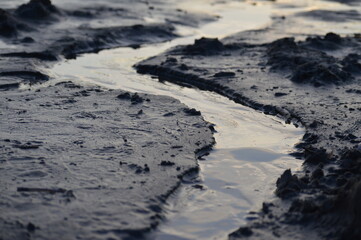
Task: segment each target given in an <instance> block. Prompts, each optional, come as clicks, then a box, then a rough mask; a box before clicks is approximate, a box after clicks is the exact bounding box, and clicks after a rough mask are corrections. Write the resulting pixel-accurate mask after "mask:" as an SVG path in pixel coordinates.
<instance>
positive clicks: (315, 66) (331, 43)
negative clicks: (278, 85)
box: [267, 33, 361, 87]
mask: <svg viewBox="0 0 361 240" xmlns="http://www.w3.org/2000/svg"><path fill="white" fill-rule="evenodd" d="M354 45H361V44H360V43H358V41H356V40H354V39H349V38H341V37H340V36H339V35H337V34H334V33H328V34H326V35H325V37H323V38H321V37H315V38H308V39H307V40H306V41H305V42H299V43H296V42H295V41H294V39H293V38H284V39H280V40H277V41H275V42H272V43H271V44H269V45H268V51H267V56H268V63H267V64H268V65H270V66H271V67H272V68H271V69H272V70H273V71H282V70H288V71H290V72H291V77H290V79H291V81H293V82H296V83H308V84H312V85H314V86H316V87H319V86H322V85H327V84H335V85H340V84H344V83H347V82H351V81H352V80H354V78H355V77H354V75H353V74H354V73H355V71H356V72H358V70H359V64H358V62H357V61H358V57H357V55H351V56H346V57H345V58H344V59H343V58H337V57H334V56H332V55H329V54H327V53H326V51H325V50H336V49H340V48H342V47H345V46H354Z"/></svg>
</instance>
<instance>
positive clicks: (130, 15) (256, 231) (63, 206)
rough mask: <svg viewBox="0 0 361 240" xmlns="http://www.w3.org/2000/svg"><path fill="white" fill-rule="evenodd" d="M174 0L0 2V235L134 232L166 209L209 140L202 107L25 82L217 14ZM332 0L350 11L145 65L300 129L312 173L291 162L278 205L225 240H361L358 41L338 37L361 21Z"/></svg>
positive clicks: (279, 20)
mask: <svg viewBox="0 0 361 240" xmlns="http://www.w3.org/2000/svg"><path fill="white" fill-rule="evenodd" d="M55 2H56V4H55ZM174 2H175V1H154V2H153V1H147V2H141V1H140V2H137V3H134V2H133V1H122V2H120V3H114V2H113V1H106V2H104V3H103V4H94V5H92V6H90V7H89V4H85V3H77V2H72V1H54V2H53V3H52V2H50V1H49V0H31V1H30V2H28V3H25V4H22V5H20V2H19V4H17V3H18V2H17V1H13V2H11V3H10V2H8V1H4V3H3V4H4V6H6V7H4V9H1V10H0V37H1V40H2V41H3V42H4V43H3V44H4V46H5V47H4V48H1V50H0V54H1V62H0V63H1V64H0V90H1V95H0V98H1V101H0V104H1V113H0V117H1V122H2V124H1V125H0V128H1V136H0V152H1V159H0V168H1V182H2V184H1V188H2V190H1V193H2V194H1V197H0V198H1V201H0V202H1V203H0V208H1V211H0V212H1V215H0V228H1V235H0V238H2V239H31V238H35V239H49V238H51V239H69V238H74V236H75V237H76V238H79V239H114V238H115V239H117V238H121V239H139V238H142V237H143V234H144V233H145V232H148V231H150V230H151V229H153V228H155V227H156V226H157V225H158V224H159V222H160V221H161V220H162V219H163V218H164V215H163V208H162V207H163V205H164V202H165V200H166V198H167V197H168V196H169V194H171V193H172V192H173V191H174V190H175V189H176V188H177V186H178V185H179V184H180V182H181V178H182V176H184V175H186V174H187V173H189V172H192V171H197V170H198V167H197V162H196V158H197V157H199V156H197V155H199V153H203V151H200V150H202V149H204V148H205V149H208V148H209V147H210V146H212V144H214V140H213V137H212V126H211V125H210V124H209V123H207V122H205V121H204V120H203V118H202V117H201V115H200V112H199V111H197V110H196V109H192V108H189V107H187V106H185V105H183V104H181V103H180V102H179V101H177V100H174V99H172V98H167V97H159V96H153V95H144V94H135V93H128V92H123V91H115V90H113V91H111V90H105V89H101V88H97V87H84V86H79V85H76V84H73V83H71V82H66V83H60V84H57V85H56V86H52V87H44V88H39V89H38V90H33V89H31V88H30V90H27V89H28V85H33V84H38V83H42V82H45V81H48V80H49V79H50V77H49V74H48V70H47V68H48V67H49V66H52V65H53V64H54V62H56V61H59V60H62V59H64V58H65V59H71V58H76V56H77V55H78V54H82V53H87V52H98V51H100V50H102V49H108V48H115V47H132V48H139V47H141V46H142V44H150V43H158V42H163V41H167V40H170V39H173V38H176V37H178V36H179V34H178V33H177V31H176V26H178V25H180V26H191V27H197V26H199V25H200V24H202V23H206V22H209V21H213V20H216V17H215V16H210V15H206V14H193V13H189V12H187V11H184V10H182V9H177V8H175V7H174V6H175V4H174ZM315 2H317V1H315ZM329 2H334V3H338V4H341V5H342V6H344V8H345V9H343V10H337V9H336V10H335V9H334V8H332V9H322V7H321V9H317V10H311V11H309V10H307V11H306V10H304V9H303V11H298V12H295V13H294V12H292V13H291V14H284V15H283V14H278V15H277V14H276V15H274V16H273V17H272V23H271V24H270V25H269V26H268V27H266V28H264V29H258V30H254V31H253V30H252V31H247V32H241V33H238V34H234V35H232V36H228V37H226V38H224V39H215V38H212V39H210V38H206V37H205V38H201V39H198V40H196V41H195V42H194V44H191V45H188V46H178V47H175V48H173V49H171V50H169V51H167V52H165V53H163V54H161V55H159V56H156V57H153V58H151V59H148V60H145V61H142V62H140V63H139V64H137V65H136V69H137V71H138V72H139V73H146V74H152V75H155V76H157V77H158V78H159V80H160V81H171V82H174V83H176V84H179V85H183V86H187V87H197V88H200V89H205V90H210V91H214V92H217V93H219V94H221V95H224V96H226V97H228V98H230V99H232V100H234V101H236V102H237V103H240V104H243V105H246V106H249V107H252V108H254V109H257V110H261V111H263V112H264V113H266V114H270V115H277V116H280V117H282V118H283V119H284V120H285V122H287V123H290V124H295V125H303V126H304V127H305V128H306V134H305V135H304V138H303V141H302V142H301V143H299V144H298V145H297V149H298V151H295V152H294V153H293V155H294V156H296V157H298V158H300V159H302V160H304V169H303V172H302V173H300V174H297V175H296V174H294V173H292V171H291V170H285V172H284V173H283V174H282V175H281V176H280V177H279V178H278V180H277V182H276V183H275V187H276V190H275V193H276V195H277V196H278V199H277V200H275V201H272V202H265V203H263V205H262V206H261V210H260V211H259V212H257V213H254V214H253V216H254V217H253V220H251V221H250V222H249V224H248V225H247V226H243V227H240V228H239V229H238V230H237V231H235V232H233V233H230V235H229V238H230V239H242V238H251V239H305V238H310V239H359V238H360V237H361V232H360V228H359V226H360V224H361V219H360V215H361V213H360V212H361V210H360V207H359V201H360V198H361V193H360V191H361V187H360V184H361V183H360V181H361V180H360V179H361V177H360V176H361V165H360V160H361V148H360V142H361V138H360V137H361V134H360V133H361V130H360V115H361V113H360V111H361V104H360V93H361V88H360V78H361V76H360V74H361V65H360V56H361V50H360V49H361V39H360V35H359V33H358V32H353V33H355V34H351V31H352V29H354V28H353V25H350V28H349V30H348V31H347V33H344V32H341V33H340V34H339V33H338V32H339V31H338V30H340V29H342V30H344V28H343V27H344V26H345V25H343V24H347V23H350V22H351V23H355V22H356V23H357V22H358V21H359V19H360V12H359V9H360V7H359V3H358V1H341V0H338V1H336V0H335V1H329ZM15 4H16V5H15ZM255 5H257V4H256V3H255ZM274 5H275V7H276V8H279V9H282V8H288V9H293V8H297V7H298V6H297V4H295V3H289V2H286V3H283V2H280V3H277V1H276V2H275V3H274ZM350 8H353V9H350ZM140 12H142V14H139V13H140ZM286 15H287V16H286ZM345 18H347V20H345ZM307 21H318V22H320V23H322V24H325V25H321V26H322V27H321V29H318V28H317V26H316V25H315V26H313V25H312V24H309V22H307ZM327 24H328V25H327ZM330 26H332V27H333V29H331V28H330ZM354 26H356V28H357V26H359V25H354ZM345 31H346V30H345ZM333 32H335V33H333ZM14 46H15V47H14ZM24 84H26V86H25V87H24V86H23V85H24ZM119 183H122V184H119ZM110 206H111V207H110ZM60 223H61V224H60ZM120 225H121V226H120Z"/></svg>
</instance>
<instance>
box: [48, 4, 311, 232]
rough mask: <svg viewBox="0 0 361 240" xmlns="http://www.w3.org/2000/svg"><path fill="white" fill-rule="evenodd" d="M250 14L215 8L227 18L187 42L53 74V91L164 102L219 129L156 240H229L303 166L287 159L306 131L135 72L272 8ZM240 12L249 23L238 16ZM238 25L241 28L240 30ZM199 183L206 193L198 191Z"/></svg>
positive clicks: (63, 67) (108, 54)
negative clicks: (107, 92) (62, 88)
mask: <svg viewBox="0 0 361 240" xmlns="http://www.w3.org/2000/svg"><path fill="white" fill-rule="evenodd" d="M195 7H196V5H195ZM252 7H253V6H251V5H249V4H246V3H242V2H233V3H231V4H218V5H213V6H210V7H209V11H211V12H212V13H215V14H218V15H220V16H221V17H222V18H221V19H220V20H219V21H217V22H214V23H210V24H207V25H205V26H203V27H202V28H200V29H192V28H182V29H179V31H180V33H182V34H183V35H186V36H185V37H183V38H178V39H175V40H173V41H171V42H166V43H161V44H156V45H148V46H143V47H142V48H140V49H131V48H119V49H114V50H106V51H102V52H100V53H98V54H86V55H84V56H81V57H78V58H77V59H76V60H69V61H65V62H62V63H60V64H58V65H56V66H55V67H54V68H53V69H51V72H52V75H53V76H54V80H53V81H50V82H49V83H48V84H54V83H56V82H60V81H69V80H71V81H74V82H81V83H82V84H96V85H100V86H103V87H106V88H111V89H123V90H127V91H131V92H140V93H148V94H157V95H167V96H171V97H173V98H176V99H179V100H180V101H182V102H183V103H185V104H186V105H188V106H189V107H191V108H196V109H197V110H200V111H201V112H202V115H203V117H204V118H205V119H206V120H207V121H209V122H211V123H214V124H215V126H216V127H215V128H216V130H217V133H216V134H215V138H216V142H217V144H216V146H215V148H214V150H213V151H212V152H211V154H210V155H209V156H207V157H206V158H205V160H204V161H199V164H200V168H201V172H200V175H199V176H198V178H197V179H192V181H191V182H190V183H189V184H187V183H184V184H182V186H181V187H180V189H179V190H178V191H177V192H176V193H175V194H173V196H172V197H171V198H170V199H169V201H168V203H167V206H166V208H167V210H166V211H167V213H166V215H167V220H166V221H165V222H164V223H163V224H161V226H160V227H159V229H158V230H157V231H155V232H154V233H152V235H151V236H150V238H152V239H225V238H226V237H227V234H228V233H230V232H232V231H233V230H235V229H237V228H238V227H239V226H240V225H242V224H244V223H245V222H246V217H247V214H248V212H249V211H250V210H257V209H259V208H260V206H261V203H262V201H264V200H265V199H267V200H270V199H271V198H273V197H274V194H273V191H274V188H275V181H276V179H277V177H279V175H280V174H281V173H282V172H283V171H284V170H285V169H287V168H291V169H292V170H297V169H298V168H299V167H300V165H301V162H300V161H298V160H296V159H294V158H293V157H291V156H289V155H288V153H289V152H290V151H292V150H293V145H294V144H295V143H297V142H298V141H299V140H300V138H301V137H302V135H303V133H304V131H303V130H302V129H299V128H295V127H294V126H292V125H285V124H284V123H283V121H282V120H280V119H277V118H276V117H271V116H266V115H264V114H262V113H261V112H257V111H255V110H253V109H250V108H247V107H244V106H242V105H239V104H236V103H234V102H233V101H231V100H229V99H227V98H225V97H222V96H220V95H218V94H215V93H212V92H208V91H201V90H198V89H190V88H184V87H180V86H177V85H174V84H171V83H167V82H166V83H161V82H159V81H158V80H156V79H152V78H151V77H150V76H146V75H139V74H137V73H136V72H135V70H134V69H133V68H132V66H133V65H134V64H135V63H137V62H139V61H140V60H143V59H145V58H148V57H151V56H154V55H157V54H159V53H161V52H162V51H164V50H166V49H168V48H170V47H172V46H175V45H179V44H189V43H192V42H193V41H194V39H195V38H198V37H200V36H208V37H215V36H217V37H222V36H226V35H229V34H231V33H233V31H235V29H236V30H237V31H240V30H247V29H251V28H256V27H260V26H262V25H264V24H266V23H267V22H268V21H269V16H270V14H271V10H270V7H269V5H267V4H265V5H263V6H258V8H257V11H253V13H254V14H253V15H252V16H251V15H250V14H249V11H250V8H252ZM235 8H238V14H235V11H234V9H235ZM240 9H243V11H244V13H245V15H242V14H239V11H240ZM247 14H248V15H247ZM257 14H258V15H257ZM240 18H241V19H240ZM236 22H238V23H239V22H243V24H242V26H237V28H235V27H234V24H235V23H236ZM195 182H197V183H198V184H200V185H202V186H203V189H199V188H194V184H195Z"/></svg>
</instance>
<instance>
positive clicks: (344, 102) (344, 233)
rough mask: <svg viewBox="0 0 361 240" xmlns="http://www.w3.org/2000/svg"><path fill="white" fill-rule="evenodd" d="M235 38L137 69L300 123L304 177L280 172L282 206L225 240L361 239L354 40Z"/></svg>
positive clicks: (200, 43) (360, 44) (357, 44)
mask: <svg viewBox="0 0 361 240" xmlns="http://www.w3.org/2000/svg"><path fill="white" fill-rule="evenodd" d="M255 35H257V33H255ZM238 36H239V35H236V37H235V38H232V36H231V37H227V38H226V39H224V40H218V39H207V38H202V39H198V40H196V41H195V43H194V44H193V45H188V46H177V47H175V48H173V49H171V50H169V51H167V52H165V53H163V54H160V55H158V56H156V57H152V58H150V59H147V60H144V61H142V62H140V63H138V64H137V65H136V69H137V71H138V72H139V73H147V74H152V75H155V76H158V78H159V80H160V81H171V82H174V83H177V84H180V85H185V86H191V87H198V88H200V89H205V90H211V91H215V92H217V93H219V94H221V95H224V96H226V97H228V98H230V99H233V100H234V101H236V102H238V103H241V104H244V105H247V106H250V107H252V108H254V109H258V110H261V111H263V112H265V113H266V114H271V115H278V116H281V117H282V118H284V119H285V121H286V122H288V123H291V122H293V123H294V124H295V125H299V124H302V125H303V126H305V128H306V134H305V135H304V137H303V141H302V142H301V143H299V144H298V145H297V149H298V151H297V152H295V153H293V154H294V155H295V156H296V157H298V158H300V159H304V161H305V162H304V171H303V173H302V174H298V175H294V174H292V172H291V171H290V170H286V171H285V172H284V173H283V175H282V176H281V177H280V178H279V179H278V180H277V189H276V191H275V193H276V195H277V196H278V197H279V198H280V199H283V200H284V201H282V200H276V201H275V202H272V203H264V205H263V208H262V210H261V212H260V213H258V214H256V216H253V217H255V218H256V220H254V221H253V222H252V221H251V222H250V224H249V226H247V227H241V228H240V229H239V230H238V231H236V232H234V233H232V234H230V236H229V237H230V239H238V238H248V237H249V238H251V239H278V238H279V237H281V238H282V239H304V238H305V237H311V238H326V239H339V238H343V239H359V238H360V237H361V232H360V230H359V229H360V228H359V226H360V223H361V221H360V215H359V212H360V208H359V201H360V200H361V199H360V187H359V186H360V184H361V181H360V178H361V165H360V162H361V147H360V146H361V145H360V142H361V122H360V117H361V97H360V96H361V95H360V93H361V88H360V82H361V64H360V61H359V60H360V56H361V55H360V54H361V39H360V38H358V37H353V36H350V37H341V36H339V35H337V34H334V33H328V34H326V35H325V36H317V37H309V38H307V39H305V40H303V41H295V40H294V39H293V38H283V39H279V40H276V41H273V42H270V43H265V44H257V43H248V42H246V41H239V40H238ZM253 36H254V35H253ZM250 42H252V41H250ZM331 225H332V228H331V227H330V226H331ZM356 226H357V227H356Z"/></svg>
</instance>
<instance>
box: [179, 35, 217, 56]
mask: <svg viewBox="0 0 361 240" xmlns="http://www.w3.org/2000/svg"><path fill="white" fill-rule="evenodd" d="M223 49H224V45H223V43H221V42H220V41H219V40H218V38H205V37H202V38H200V39H196V40H195V41H194V44H193V45H188V46H186V47H185V48H184V50H183V53H184V54H187V55H213V54H216V53H218V52H220V51H222V50H223Z"/></svg>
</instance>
